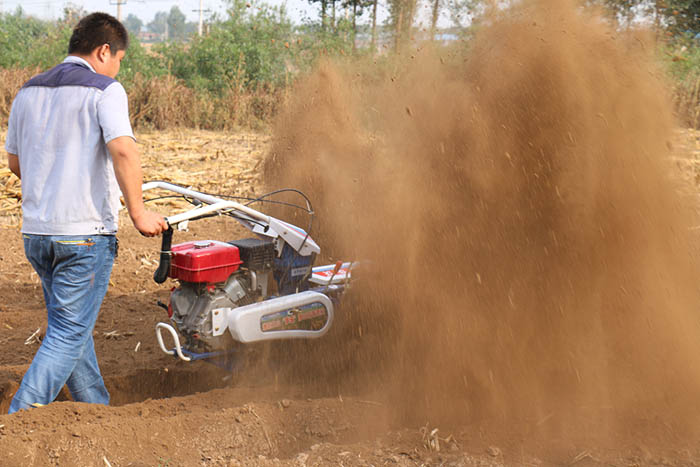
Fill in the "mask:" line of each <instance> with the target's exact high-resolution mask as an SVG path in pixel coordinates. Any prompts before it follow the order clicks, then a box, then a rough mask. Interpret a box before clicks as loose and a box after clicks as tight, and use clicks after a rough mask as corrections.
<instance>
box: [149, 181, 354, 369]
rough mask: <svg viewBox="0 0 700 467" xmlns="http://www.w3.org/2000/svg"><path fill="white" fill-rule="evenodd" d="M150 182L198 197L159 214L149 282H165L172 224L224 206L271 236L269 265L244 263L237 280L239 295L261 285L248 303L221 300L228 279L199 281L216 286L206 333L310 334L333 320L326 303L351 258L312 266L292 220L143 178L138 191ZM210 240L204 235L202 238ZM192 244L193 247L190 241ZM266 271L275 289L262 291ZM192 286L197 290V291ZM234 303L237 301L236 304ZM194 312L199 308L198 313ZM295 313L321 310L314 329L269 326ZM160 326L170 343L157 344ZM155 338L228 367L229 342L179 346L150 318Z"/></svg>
mask: <svg viewBox="0 0 700 467" xmlns="http://www.w3.org/2000/svg"><path fill="white" fill-rule="evenodd" d="M155 189H161V190H167V191H171V192H174V193H177V194H178V195H182V196H183V197H186V198H190V199H191V200H196V201H197V202H199V203H200V205H199V206H196V207H195V208H193V209H191V210H189V211H186V212H182V213H179V214H175V215H172V216H168V217H166V221H167V222H168V225H169V226H170V228H169V229H168V230H167V231H165V232H164V233H163V237H162V246H161V253H160V263H159V265H158V269H157V270H156V271H155V273H154V275H153V278H154V280H155V281H156V282H157V283H163V282H165V280H166V279H167V277H169V276H170V277H173V276H172V271H171V261H172V258H173V256H174V255H177V254H178V253H177V252H174V251H173V249H172V236H173V227H175V228H178V230H185V229H186V227H187V222H188V221H190V220H195V219H199V218H203V217H211V216H215V215H224V214H225V215H228V216H231V217H233V218H234V219H236V221H238V222H239V223H240V224H241V225H242V226H243V227H245V228H246V229H248V230H249V231H251V232H252V233H254V234H255V235H256V236H257V238H260V239H266V241H267V242H268V244H269V243H270V242H271V243H272V245H273V246H274V252H275V259H274V264H275V266H274V269H269V270H266V271H264V272H263V273H261V272H260V271H253V270H246V274H247V276H246V278H247V279H248V281H247V282H244V283H245V284H248V285H249V287H248V288H247V289H246V290H245V291H241V292H240V294H239V297H242V296H244V295H245V292H250V291H252V292H254V293H256V292H258V291H262V292H260V295H259V297H258V299H257V300H256V301H254V302H253V303H244V302H239V303H235V302H234V300H233V299H231V301H227V300H228V298H230V297H231V295H230V293H229V292H231V290H228V288H230V289H233V286H231V287H229V285H228V283H227V284H226V285H221V284H218V285H216V286H214V285H208V286H207V287H209V288H208V289H207V290H210V291H211V290H214V287H218V288H220V289H221V294H222V298H221V300H219V299H218V298H217V299H216V300H219V301H216V300H211V301H212V303H214V305H211V309H207V310H206V316H205V318H206V319H207V320H208V321H207V323H208V324H207V326H208V328H207V329H208V330H209V334H210V337H211V338H212V339H216V338H218V337H219V336H222V335H223V334H224V333H225V331H226V330H228V331H229V333H230V334H231V337H232V338H233V340H234V341H237V342H240V343H250V342H259V341H266V340H272V339H293V338H317V337H321V336H323V335H324V334H325V333H326V332H327V331H328V329H329V328H330V326H331V324H332V323H333V318H334V308H335V307H334V305H337V303H338V301H339V299H340V296H341V295H342V293H343V291H344V290H345V289H346V288H347V287H348V286H349V281H350V279H351V270H352V268H353V267H355V266H356V263H351V262H346V263H342V262H338V263H336V264H335V265H327V266H319V267H313V261H314V259H315V257H316V255H318V254H319V253H320V252H321V249H320V247H319V246H318V245H317V244H316V242H314V240H313V239H312V238H311V237H310V236H309V234H308V233H307V232H305V231H304V230H303V229H301V228H299V227H297V226H294V225H292V224H289V223H287V222H284V221H282V220H280V219H276V218H274V217H272V216H268V215H266V214H263V213H261V212H259V211H257V210H255V209H253V208H251V207H250V206H246V205H243V204H241V203H239V202H236V201H232V200H226V199H221V198H218V197H217V196H213V195H210V194H205V193H201V192H198V191H195V190H192V189H189V188H185V187H182V186H179V185H175V184H171V183H167V182H161V181H156V182H148V183H145V184H144V185H143V187H142V190H143V191H144V192H146V191H149V190H155ZM195 243H198V242H195ZM204 243H206V242H204ZM212 243H213V242H209V243H208V244H207V245H210V244H212ZM217 243H222V242H217ZM231 243H235V242H231ZM176 248H177V246H176ZM194 248H197V245H195V246H194ZM229 248H230V247H229ZM300 264H301V267H300V266H299V265H300ZM244 266H245V265H244ZM281 269H286V271H281ZM290 271H295V272H294V274H296V275H297V276H300V275H301V277H297V278H294V279H291V280H290V279H289V278H290V277H293V273H291V272H290ZM296 271H301V272H296ZM273 272H274V277H275V280H277V289H278V294H279V296H275V297H273V296H268V295H267V283H268V276H270V275H273ZM278 274H279V276H278ZM279 277H285V279H283V280H282V281H280V279H279ZM181 282H182V281H181ZM234 285H235V286H236V287H238V289H236V290H240V289H241V287H239V284H238V283H236V284H234ZM202 290H204V289H202ZM217 290H219V289H217ZM197 293H198V294H199V292H197ZM224 296H225V297H224ZM241 303H243V304H242V305H241ZM159 304H160V305H161V306H163V307H164V308H166V309H168V308H169V306H167V305H165V304H162V303H159ZM169 314H171V321H174V320H173V319H172V309H170V310H169ZM200 314H202V315H204V313H200ZM280 316H281V317H282V318H280V319H279V320H278V319H277V317H280ZM296 316H300V317H299V318H298V319H299V321H301V319H302V318H301V316H303V317H304V319H307V317H313V318H314V319H318V318H319V317H323V318H324V319H325V321H324V322H323V323H322V327H320V328H318V329H316V328H313V329H300V328H285V327H284V324H281V325H280V328H275V327H274V326H273V325H275V323H277V322H278V321H280V323H287V322H288V321H287V320H292V322H293V321H294V319H297V318H296ZM297 324H298V323H297ZM163 330H165V331H167V332H168V333H169V334H170V335H171V337H172V339H173V341H174V347H173V348H172V349H168V348H167V347H166V346H165V343H164V341H163V336H162V331H163ZM180 331H182V329H181V330H180ZM156 338H157V340H158V345H159V346H160V348H161V350H162V351H163V352H165V353H167V354H169V355H173V356H175V357H178V358H180V359H181V360H184V361H187V362H189V361H194V360H201V359H206V360H208V361H209V362H210V363H214V364H217V365H219V366H224V367H226V368H229V369H230V368H232V359H230V358H229V356H230V354H231V353H232V352H235V350H231V349H224V350H218V351H214V352H196V351H193V350H190V349H188V348H185V347H184V346H183V345H182V344H181V342H180V336H179V335H178V331H176V329H175V327H173V326H172V325H171V324H168V323H163V322H161V323H158V324H157V325H156Z"/></svg>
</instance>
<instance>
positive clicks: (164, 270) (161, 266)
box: [153, 226, 173, 284]
mask: <svg viewBox="0 0 700 467" xmlns="http://www.w3.org/2000/svg"><path fill="white" fill-rule="evenodd" d="M172 240H173V228H172V227H171V226H168V230H165V231H163V241H162V243H161V247H160V262H159V263H158V269H156V272H154V273H153V280H154V281H156V282H157V283H158V284H162V283H163V282H165V279H167V278H168V274H170V256H171V253H170V247H171V246H172Z"/></svg>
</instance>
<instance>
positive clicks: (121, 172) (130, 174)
mask: <svg viewBox="0 0 700 467" xmlns="http://www.w3.org/2000/svg"><path fill="white" fill-rule="evenodd" d="M107 149H108V150H109V153H110V154H111V155H112V162H113V163H114V173H115V175H116V176H117V182H118V183H119V188H121V190H122V194H123V195H124V201H125V202H126V209H127V210H128V211H129V216H130V217H131V222H133V223H134V227H136V229H137V230H138V231H139V232H141V233H142V234H144V235H146V236H147V237H152V236H154V235H158V234H160V233H161V232H163V231H164V230H166V229H167V228H168V223H167V222H165V219H164V218H163V216H161V215H160V214H158V213H155V212H152V211H147V210H146V207H145V206H144V204H143V193H142V192H141V184H142V183H143V177H142V175H141V157H140V156H139V151H138V147H137V146H136V142H135V141H134V140H133V138H131V137H130V136H120V137H118V138H114V139H113V140H111V141H110V142H109V143H107Z"/></svg>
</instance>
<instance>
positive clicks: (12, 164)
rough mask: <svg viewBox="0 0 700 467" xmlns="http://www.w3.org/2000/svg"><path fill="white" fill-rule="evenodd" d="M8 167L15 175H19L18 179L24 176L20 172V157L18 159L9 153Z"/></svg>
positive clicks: (15, 155)
mask: <svg viewBox="0 0 700 467" xmlns="http://www.w3.org/2000/svg"><path fill="white" fill-rule="evenodd" d="M7 166H8V167H9V168H10V171H11V172H12V173H13V174H15V175H17V178H19V179H21V178H22V174H21V173H20V171H19V157H17V154H10V153H9V152H8V153H7Z"/></svg>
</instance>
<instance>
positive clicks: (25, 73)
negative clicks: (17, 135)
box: [0, 68, 38, 126]
mask: <svg viewBox="0 0 700 467" xmlns="http://www.w3.org/2000/svg"><path fill="white" fill-rule="evenodd" d="M37 72H38V70H37V69H32V68H0V125H3V126H5V125H7V119H8V117H9V116H10V108H11V107H12V100H13V99H14V98H15V94H17V91H19V88H21V87H22V85H23V84H24V83H25V82H26V81H27V80H28V79H29V78H31V77H32V76H33V75H34V74H36V73H37Z"/></svg>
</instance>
